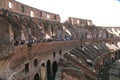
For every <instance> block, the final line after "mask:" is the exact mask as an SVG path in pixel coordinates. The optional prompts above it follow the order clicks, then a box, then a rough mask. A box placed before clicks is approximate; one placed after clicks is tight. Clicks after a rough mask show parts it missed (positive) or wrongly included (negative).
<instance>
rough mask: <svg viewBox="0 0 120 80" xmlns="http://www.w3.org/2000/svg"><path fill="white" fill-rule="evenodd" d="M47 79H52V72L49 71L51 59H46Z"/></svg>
mask: <svg viewBox="0 0 120 80" xmlns="http://www.w3.org/2000/svg"><path fill="white" fill-rule="evenodd" d="M46 67H47V80H51V79H52V73H51V61H50V60H48V61H47V66H46Z"/></svg>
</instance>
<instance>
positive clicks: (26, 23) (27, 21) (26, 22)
mask: <svg viewBox="0 0 120 80" xmlns="http://www.w3.org/2000/svg"><path fill="white" fill-rule="evenodd" d="M22 21H23V22H24V24H25V25H28V24H29V22H30V21H29V19H28V18H27V17H22Z"/></svg>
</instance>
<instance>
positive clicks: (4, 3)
mask: <svg viewBox="0 0 120 80" xmlns="http://www.w3.org/2000/svg"><path fill="white" fill-rule="evenodd" d="M0 1H1V3H0V8H1V9H7V10H10V11H13V12H17V13H20V14H24V15H27V16H30V17H35V18H41V19H46V20H50V21H56V22H60V16H59V15H58V14H54V13H50V12H46V11H43V10H39V9H36V8H33V7H30V6H27V5H25V4H22V3H19V2H17V1H15V0H0Z"/></svg>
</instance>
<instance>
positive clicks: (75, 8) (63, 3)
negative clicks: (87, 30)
mask: <svg viewBox="0 0 120 80" xmlns="http://www.w3.org/2000/svg"><path fill="white" fill-rule="evenodd" d="M16 1H19V2H21V3H24V4H27V5H29V6H32V7H35V8H38V9H41V10H44V11H48V12H52V13H56V14H59V15H60V16H61V21H62V22H63V21H65V20H67V18H68V17H69V16H71V17H77V18H83V19H91V20H93V23H94V24H95V25H100V26H120V2H119V1H120V0H16Z"/></svg>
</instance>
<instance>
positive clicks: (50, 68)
mask: <svg viewBox="0 0 120 80" xmlns="http://www.w3.org/2000/svg"><path fill="white" fill-rule="evenodd" d="M57 70H58V63H57V62H56V61H54V62H53V63H52V64H51V61H50V60H48V61H47V63H46V65H45V64H44V63H42V64H41V70H40V71H41V72H40V74H39V73H36V74H35V75H34V80H45V79H47V80H54V79H55V75H56V72H57Z"/></svg>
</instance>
